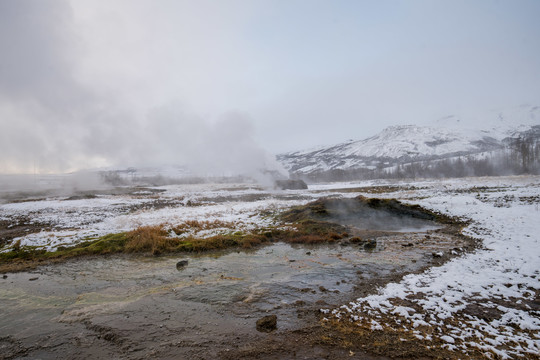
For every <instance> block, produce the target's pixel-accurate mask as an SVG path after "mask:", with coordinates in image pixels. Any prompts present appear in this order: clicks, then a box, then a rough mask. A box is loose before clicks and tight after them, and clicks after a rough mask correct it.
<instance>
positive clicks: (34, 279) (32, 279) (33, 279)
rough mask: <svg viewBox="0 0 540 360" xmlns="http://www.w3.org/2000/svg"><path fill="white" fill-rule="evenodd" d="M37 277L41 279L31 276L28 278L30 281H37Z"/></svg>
mask: <svg viewBox="0 0 540 360" xmlns="http://www.w3.org/2000/svg"><path fill="white" fill-rule="evenodd" d="M37 279H39V277H33V278H30V279H28V281H36V280H37Z"/></svg>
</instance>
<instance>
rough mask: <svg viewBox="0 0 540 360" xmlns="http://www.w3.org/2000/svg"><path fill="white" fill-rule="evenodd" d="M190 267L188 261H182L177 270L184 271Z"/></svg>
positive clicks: (178, 263) (177, 265)
mask: <svg viewBox="0 0 540 360" xmlns="http://www.w3.org/2000/svg"><path fill="white" fill-rule="evenodd" d="M187 265H188V261H187V260H180V261H179V262H177V263H176V270H184V268H185V267H186V266H187Z"/></svg>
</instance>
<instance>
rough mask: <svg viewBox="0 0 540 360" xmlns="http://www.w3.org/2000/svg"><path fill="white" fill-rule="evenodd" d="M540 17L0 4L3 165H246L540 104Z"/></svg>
mask: <svg viewBox="0 0 540 360" xmlns="http://www.w3.org/2000/svg"><path fill="white" fill-rule="evenodd" d="M539 19H540V1H537V0H530V1H524V0H512V1H510V0H508V1H495V0H490V1H481V0H475V1H470V0H464V1H459V0H448V1H436V0H425V1H413V0H409V1H397V0H396V1H389V0H388V1H386V0H373V1H361V0H350V1H344V0H342V1H340V0H332V1H330V0H327V1H317V0H268V1H265V0H221V1H218V0H214V1H207V0H192V1H179V0H123V1H122V0H102V1H99V0H72V1H68V0H65V1H64V0H0V54H1V56H0V125H1V129H0V130H1V131H0V173H2V172H4V173H6V172H31V171H33V169H35V168H36V167H37V168H38V171H42V172H47V171H70V170H75V169H80V168H84V167H97V166H121V165H125V166H130V165H137V164H151V163H153V162H156V163H158V162H159V163H189V162H191V163H200V164H205V162H206V163H207V164H212V166H214V165H215V163H214V160H215V159H219V161H218V162H219V163H220V164H225V165H223V166H225V167H226V166H239V165H238V164H239V163H240V164H246V163H259V162H261V161H269V160H268V156H267V155H268V153H273V154H275V153H279V152H284V151H289V150H300V149H303V148H306V147H312V146H315V145H319V144H332V143H337V142H341V141H344V140H347V139H351V138H352V139H362V138H366V137H368V136H371V135H374V134H375V133H377V132H379V131H380V130H382V129H383V128H384V127H386V126H389V125H396V124H421V125H425V124H430V123H431V122H433V121H436V120H438V119H440V118H442V117H444V116H446V115H451V114H463V113H475V112H482V111H485V110H489V109H492V108H508V107H513V106H517V105H520V104H524V103H529V104H531V103H532V104H539V103H540V99H539V97H540V66H539V64H540V21H539ZM248 155H249V156H248ZM229 156H233V157H234V159H235V160H234V161H233V162H234V164H226V163H227V158H228V157H229ZM210 159H211V160H210Z"/></svg>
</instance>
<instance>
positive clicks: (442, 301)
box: [0, 176, 540, 358]
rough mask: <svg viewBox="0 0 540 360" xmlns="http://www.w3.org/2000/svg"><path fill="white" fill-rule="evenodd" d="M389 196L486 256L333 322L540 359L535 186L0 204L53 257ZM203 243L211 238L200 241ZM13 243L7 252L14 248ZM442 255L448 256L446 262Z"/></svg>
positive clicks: (332, 316)
mask: <svg viewBox="0 0 540 360" xmlns="http://www.w3.org/2000/svg"><path fill="white" fill-rule="evenodd" d="M359 194H362V195H365V196H373V197H392V198H397V199H400V200H403V201H405V202H410V203H415V204H420V205H422V206H424V207H426V208H430V209H433V210H436V211H439V212H442V213H445V214H448V215H451V216H457V217H461V218H464V219H468V220H470V221H471V222H470V225H469V226H468V227H467V228H466V229H465V233H466V234H467V235H470V236H472V237H475V238H479V239H481V240H482V242H483V248H482V249H480V250H478V251H476V252H474V253H472V254H468V255H465V256H462V257H459V258H455V259H453V260H451V261H450V262H448V263H446V264H445V265H443V266H441V267H435V268H431V269H429V270H428V271H426V272H425V273H422V274H416V275H408V276H406V277H405V278H404V279H403V280H402V281H401V282H399V283H392V284H389V285H387V286H385V287H384V288H381V289H379V291H378V293H377V294H374V295H371V296H367V297H365V298H360V299H357V300H356V301H354V302H351V303H349V304H346V305H344V306H342V307H341V308H337V309H324V310H323V311H324V312H325V313H326V315H325V316H326V318H327V319H328V321H329V323H333V322H336V321H339V322H341V323H347V324H355V325H354V326H355V327H356V326H357V327H358V329H367V330H369V331H370V332H377V331H382V332H388V331H391V332H398V333H400V334H401V335H402V340H403V341H416V342H418V343H420V344H423V346H426V347H431V348H437V347H441V348H444V349H446V350H451V351H455V352H456V354H457V357H460V356H461V355H459V354H463V356H464V357H467V356H476V354H479V353H480V354H483V355H484V356H486V357H488V358H489V357H493V358H495V357H500V358H518V357H523V356H525V357H529V358H537V356H538V354H539V353H540V335H539V333H540V332H539V330H540V319H539V318H540V303H539V302H540V301H539V294H540V279H539V276H540V274H539V270H540V243H539V237H540V236H539V234H540V221H539V220H540V177H531V176H524V177H500V178H469V179H458V180H437V181H435V180H430V181H416V182H390V181H383V182H378V181H369V182H368V181H366V182H358V183H337V184H324V185H313V186H310V189H309V190H297V191H279V192H276V191H270V190H265V189H262V188H259V187H257V186H253V185H230V184H229V185H192V186H188V185H182V186H167V187H159V188H146V189H140V190H138V191H135V192H130V193H128V194H124V195H97V196H96V197H93V198H83V199H71V200H68V197H55V198H49V199H42V200H39V201H25V202H18V203H7V204H3V205H0V221H4V222H13V223H16V222H24V223H29V224H34V225H36V226H37V227H38V230H35V229H34V230H33V231H32V233H29V234H27V235H25V236H20V237H17V238H14V239H12V240H11V241H10V243H11V244H13V243H14V242H15V241H17V240H21V245H33V246H41V247H45V248H47V249H54V248H55V247H57V246H59V245H62V244H68V243H74V242H77V241H80V240H81V239H84V238H87V237H92V236H98V235H104V234H109V233H115V232H120V231H126V230H131V229H134V228H137V227H138V226H141V225H156V224H170V225H171V226H175V225H178V224H181V223H183V222H186V221H189V220H199V221H216V220H217V221H221V222H223V223H226V224H227V227H226V228H223V229H219V228H217V229H213V230H212V231H214V232H216V231H217V232H219V231H236V230H247V231H249V229H253V228H257V227H264V226H269V225H272V224H273V223H274V219H273V217H272V216H271V215H272V213H274V212H275V211H278V210H280V209H284V208H287V207H289V206H293V205H298V204H303V203H306V202H308V201H311V200H313V199H316V198H319V197H324V196H329V195H331V196H346V197H352V196H358V195H359ZM199 235H200V236H206V235H208V233H201V234H199ZM9 249H10V245H9V244H7V245H6V246H5V247H4V249H3V250H2V251H9ZM442 255H443V256H444V254H442Z"/></svg>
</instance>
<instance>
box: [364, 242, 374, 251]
mask: <svg viewBox="0 0 540 360" xmlns="http://www.w3.org/2000/svg"><path fill="white" fill-rule="evenodd" d="M376 247H377V241H376V240H369V241H367V242H366V243H365V244H364V249H365V250H373V249H375V248H376Z"/></svg>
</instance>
